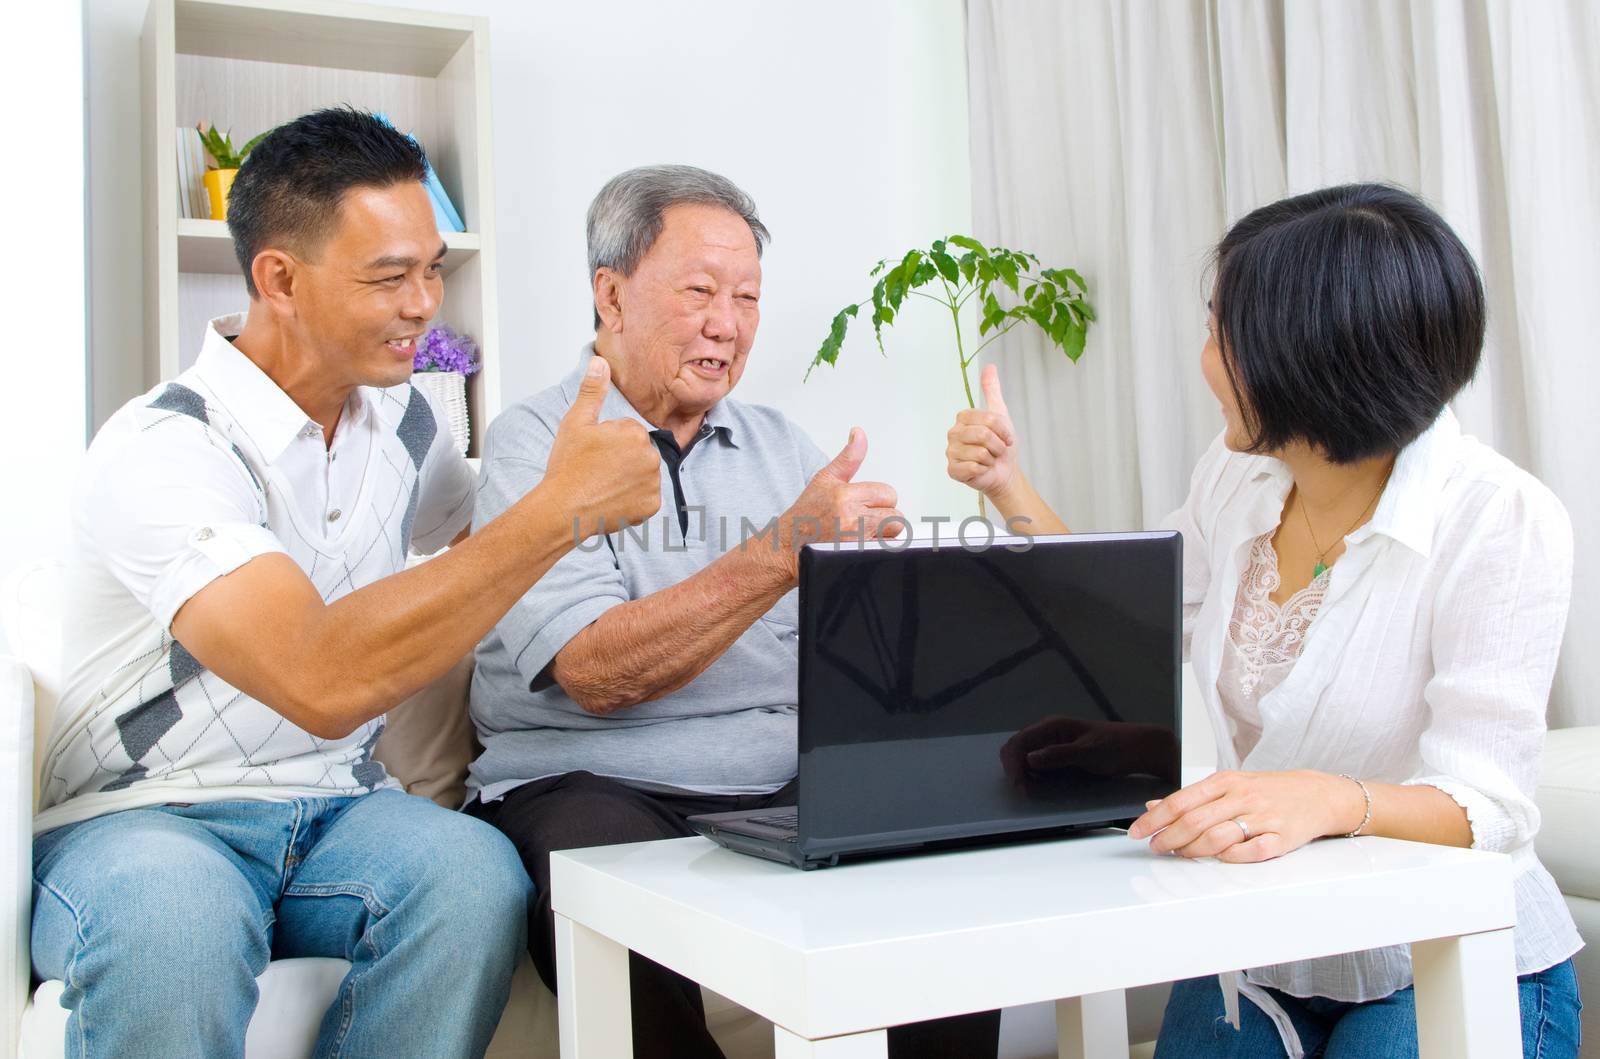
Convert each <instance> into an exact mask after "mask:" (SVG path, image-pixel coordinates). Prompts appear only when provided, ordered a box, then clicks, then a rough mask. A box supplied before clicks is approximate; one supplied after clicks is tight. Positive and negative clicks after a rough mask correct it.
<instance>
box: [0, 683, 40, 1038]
mask: <svg viewBox="0 0 1600 1059" xmlns="http://www.w3.org/2000/svg"><path fill="white" fill-rule="evenodd" d="M0 895H4V896H3V898H0V900H3V901H4V902H5V907H4V908H3V909H0V1008H3V1010H0V1059H11V1057H12V1056H13V1055H14V1054H15V1052H16V1047H17V1037H18V1035H19V1033H20V1032H21V1024H22V1008H23V1005H24V1004H25V1003H26V1002H27V999H28V986H29V984H30V983H29V974H30V968H31V962H30V960H29V958H28V927H29V924H30V923H31V921H32V907H33V674H32V673H31V672H29V670H28V667H27V666H25V665H23V664H22V663H21V662H19V661H18V660H17V659H15V658H11V657H9V656H6V655H0Z"/></svg>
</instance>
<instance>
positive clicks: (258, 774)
mask: <svg viewBox="0 0 1600 1059" xmlns="http://www.w3.org/2000/svg"><path fill="white" fill-rule="evenodd" d="M243 325H244V317H243V315H239V316H233V317H223V318H220V319H218V320H214V321H212V322H211V324H210V325H209V326H208V328H207V331H206V338H205V343H204V345H203V347H202V349H201V352H200V356H199V358H198V359H197V360H196V362H195V364H194V367H192V368H190V369H189V370H188V371H186V372H184V373H183V374H182V375H180V376H179V377H178V378H176V379H174V380H172V381H171V382H168V383H162V384H161V385H159V386H157V387H155V388H154V389H153V390H151V391H150V392H149V393H147V394H145V395H144V396H142V397H139V398H136V399H134V400H133V401H131V402H129V403H128V404H127V405H125V406H124V407H123V408H122V409H120V410H119V411H118V412H117V413H116V414H115V415H113V416H112V417H111V418H110V419H109V420H108V421H107V422H106V425H105V426H104V427H103V428H102V429H101V430H100V432H99V433H98V434H97V435H96V436H95V439H94V442H93V443H92V444H91V445H90V447H89V451H88V455H87V456H86V457H85V460H84V466H83V471H82V476H81V478H80V481H79V486H78V491H77V494H76V496H75V499H74V505H73V530H72V541H71V557H70V561H69V563H68V571H67V578H66V582H67V583H66V591H65V601H64V604H65V613H66V642H65V644H64V649H65V657H66V662H67V680H66V686H65V688H64V689H63V692H62V695H61V701H60V704H59V706H58V708H57V711H56V718H55V726H54V730H53V732H52V735H51V738H50V743H49V746H48V747H47V751H46V756H45V760H44V766H43V769H42V773H41V777H40V779H41V795H40V804H41V812H40V814H39V816H38V818H37V819H36V821H35V825H34V826H35V830H36V831H44V830H48V829H49V828H52V827H57V826H60V825H62V824H67V823H72V822H74V821H76V820H82V819H87V818H89V817H92V816H97V815H100V814H102V813H106V812H112V811H116V810H120V809H127V808H135V807H138V806H143V805H156V804H162V803H165V802H174V801H176V802H199V801H210V800H222V799H233V798H261V799H274V798H285V797H292V796H297V795H319V794H320V795H353V794H362V793H366V792H367V791H370V790H373V789H376V788H378V787H383V786H389V785H392V781H391V780H389V779H388V777H387V776H386V775H385V774H384V771H383V766H382V765H380V764H378V763H377V762H374V761H373V760H372V747H373V745H374V744H375V743H376V742H377V738H378V734H379V732H381V731H382V728H383V720H382V718H376V719H374V720H373V721H370V722H368V723H367V724H364V725H362V726H361V727H359V728H357V729H356V731H354V732H353V733H351V734H350V735H349V736H346V737H345V738H343V739H319V738H317V737H315V736H313V735H311V734H310V733H309V732H306V731H304V730H302V729H300V728H299V727H297V726H295V725H293V724H291V723H290V722H289V721H288V720H287V719H285V718H284V717H283V716H282V715H281V714H279V713H277V712H276V711H275V710H273V709H271V708H270V707H268V706H266V705H265V704H263V703H261V702H258V701H257V700H255V699H253V698H251V697H250V696H248V695H245V694H244V693H242V692H240V691H239V690H237V689H236V688H233V687H231V686H230V685H228V684H226V683H225V682H223V681H222V680H221V679H220V678H218V677H217V676H216V675H215V674H213V673H211V672H210V671H208V670H205V669H204V668H202V667H201V665H200V664H199V662H198V661H196V660H195V658H194V657H193V656H192V655H190V654H189V652H188V651H186V650H184V648H183V646H182V645H181V644H179V643H177V642H176V641H174V640H173V639H172V637H171V634H170V629H171V625H172V618H173V615H175V614H176V613H177V612H178V610H179V608H180V607H182V606H183V604H184V603H186V602H187V601H188V600H189V599H190V598H191V597H192V596H194V594H195V593H196V592H198V591H200V590H201V589H202V588H204V587H205V586H206V585H208V584H210V583H211V582H212V581H213V580H214V579H216V578H218V577H221V576H223V575H226V574H228V573H231V572H232V571H234V570H236V569H238V568H239V567H240V566H242V565H244V564H245V563H247V562H249V561H250V560H252V559H255V558H257V557H258V556H261V555H265V554H268V553H272V552H281V553H284V554H287V555H288V556H289V557H290V558H292V559H293V560H294V561H295V562H296V563H297V564H298V565H299V566H300V568H301V569H302V570H303V571H305V573H306V576H307V577H308V578H309V579H310V580H311V582H312V584H313V585H315V586H316V588H317V591H318V592H319V593H320V594H321V595H322V597H323V599H324V600H325V601H329V602H331V601H333V600H335V599H337V598H339V597H340V596H344V595H347V594H348V593H350V592H353V591H355V590H356V589H359V588H362V587H365V586H366V585H369V584H372V583H373V582H375V581H377V580H379V579H381V578H384V577H387V576H389V575H390V574H393V573H396V572H398V571H399V570H401V569H403V567H404V565H405V560H406V555H407V553H408V551H410V550H413V549H414V550H416V551H421V552H431V551H434V550H437V549H438V548H439V547H441V546H443V545H445V544H448V543H449V542H450V541H451V540H452V539H453V538H454V537H455V535H456V534H457V533H459V532H460V531H461V530H462V529H463V528H465V527H466V526H467V524H468V523H469V521H470V519H471V514H472V491H473V483H474V476H473V473H472V470H471V468H470V467H469V466H468V465H467V463H466V461H465V460H463V459H462V457H461V455H460V453H459V452H458V451H457V450H456V448H455V447H454V444H453V443H452V441H451V437H450V433H449V431H448V430H446V429H444V428H443V426H442V424H444V423H445V422H446V420H445V418H444V415H443V413H442V411H440V410H439V409H438V408H437V407H435V406H434V405H433V404H432V402H431V399H430V398H428V397H427V395H426V394H425V392H424V391H422V390H420V389H417V388H414V387H412V386H410V385H409V384H404V385H400V386H396V387H392V388H389V389H377V388H368V387H363V388H360V389H357V390H356V391H354V392H353V393H352V394H351V396H350V397H349V399H348V400H347V402H346V404H345V407H344V409H343V412H342V413H341V415H340V417H339V422H338V425H337V427H336V428H335V431H334V437H333V439H332V444H331V446H330V445H329V444H328V443H327V442H326V441H325V439H324V435H323V432H322V429H321V428H320V427H319V426H318V425H317V424H316V423H314V422H312V421H311V420H310V419H309V418H308V417H307V415H306V413H305V412H304V411H303V410H302V409H301V408H300V407H299V406H298V405H296V404H295V403H294V401H293V399H291V398H290V397H289V395H288V394H286V393H285V392H284V391H283V390H282V389H280V388H279V387H278V386H277V384H276V383H274V382H273V381H272V379H271V378H270V377H269V376H268V375H267V374H266V373H265V372H263V371H262V370H261V369H260V368H259V367H257V366H256V364H255V363H254V362H253V361H251V360H250V359H249V358H248V357H246V356H245V355H244V354H243V353H242V352H240V351H239V350H238V349H236V348H234V346H233V344H232V342H231V341H229V339H230V338H231V337H232V336H233V335H235V334H237V333H238V332H239V330H240V329H242V327H243ZM244 620H248V619H244Z"/></svg>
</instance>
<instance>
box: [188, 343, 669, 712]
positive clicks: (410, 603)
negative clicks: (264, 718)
mask: <svg viewBox="0 0 1600 1059" xmlns="http://www.w3.org/2000/svg"><path fill="white" fill-rule="evenodd" d="M608 385H609V370H608V369H607V368H606V365H605V361H604V360H602V359H601V358H599V357H596V358H594V361H593V362H592V365H591V374H590V375H589V376H588V377H586V378H585V379H584V381H583V385H582V386H581V387H580V388H579V393H578V399H577V400H576V401H575V402H574V403H573V406H572V408H571V410H570V411H569V412H568V413H567V415H566V417H565V418H563V419H562V421H561V427H560V430H559V431H558V432H557V434H556V438H555V443H554V447H553V448H552V450H551V454H550V471H549V473H548V474H547V475H546V476H545V478H544V480H543V481H542V482H541V483H540V484H539V485H538V486H537V487H536V488H535V489H533V490H532V491H531V492H529V493H528V494H527V495H526V496H525V497H523V498H522V499H521V500H520V501H518V502H517V503H516V504H514V505H512V506H511V507H510V508H509V509H507V510H506V512H505V513H504V514H502V515H501V516H500V517H499V518H497V519H495V520H494V521H493V522H491V523H489V524H488V525H486V526H484V527H483V528H482V529H481V530H479V531H478V532H477V533H475V534H473V535H472V536H470V537H468V538H467V539H465V540H463V541H461V542H460V543H459V544H458V545H457V546H456V547H454V548H452V549H451V550H450V551H449V552H448V553H447V554H445V555H442V556H439V557H438V558H436V559H433V560H430V561H429V562H426V563H423V564H421V565H420V566H416V567H413V568H412V569H409V570H406V571H404V572H402V573H399V574H395V575H394V576H392V577H387V578H384V579H383V580H382V581H379V582H377V583H375V584H372V585H369V586H367V587H365V588H362V589H359V590H357V591H355V592H352V593H350V594H349V595H347V596H344V597H342V598H340V599H338V600H336V601H334V602H333V603H328V604H325V603H323V601H322V598H321V597H320V596H319V595H318V593H317V590H316V588H315V587H314V586H313V585H312V584H311V581H310V580H309V579H308V578H307V577H306V575H305V574H304V572H302V571H301V569H300V568H299V567H298V566H297V565H296V564H295V563H294V562H293V560H291V559H290V558H289V557H288V556H286V555H282V554H269V555H262V556H260V557H258V558H256V559H253V560H251V561H250V562H248V563H246V564H244V565H243V566H241V567H239V568H238V569H237V570H235V571H234V572H233V573H231V574H228V575H226V576H223V577H219V578H217V579H216V580H214V581H212V582H210V583H209V584H207V585H206V586H205V587H204V588H202V589H201V590H200V591H198V592H196V593H195V594H194V595H193V596H192V597H190V598H189V600H188V602H186V603H185V604H184V605H183V606H182V607H181V608H180V609H179V610H178V611H177V614H176V615H175V616H174V617H173V619H172V635H173V637H174V638H175V639H176V640H178V642H180V643H181V644H183V646H184V647H185V648H186V649H187V650H188V651H189V653H191V654H192V655H194V657H195V658H196V659H197V660H198V661H199V662H200V664H201V665H203V666H205V667H206V668H207V669H210V670H211V671H212V672H214V673H216V674H217V676H219V677H221V678H222V679H223V680H225V681H227V682H228V683H229V684H232V685H233V686H234V687H236V688H238V689H239V690H241V691H243V692H245V693H246V694H248V695H250V696H252V697H254V698H256V699H258V700H260V701H261V702H263V703H265V704H267V705H268V706H271V707H272V708H273V709H275V710H277V711H278V712H280V713H282V714H283V715H284V716H285V717H286V718H288V719H289V720H290V721H292V722H293V723H295V724H296V725H298V726H300V727H301V728H304V729H305V730H306V731H308V732H310V733H312V734H313V735H317V736H320V737H323V738H340V737H342V736H344V735H347V734H349V733H350V732H351V731H354V730H355V728H356V727H358V726H359V725H361V724H363V723H364V722H366V721H368V720H370V719H371V718H373V717H376V716H377V715H379V714H381V713H383V712H384V711H385V710H387V709H389V708H390V707H392V706H393V705H395V704H396V703H398V702H400V701H401V700H402V699H404V698H405V697H406V696H408V695H410V694H412V693H413V692H415V691H416V690H417V689H419V688H421V687H423V686H424V685H426V684H428V683H429V682H430V681H432V680H434V679H436V678H438V677H439V676H440V675H442V674H443V673H444V672H445V671H446V670H448V669H449V668H450V667H451V666H452V665H454V664H455V663H456V662H457V661H459V660H460V659H461V657H462V656H463V655H464V654H466V653H467V652H468V651H470V650H471V649H472V648H473V646H474V645H475V644H477V642H478V641H479V640H480V639H481V638H482V637H483V636H484V635H485V634H486V633H487V632H488V631H489V630H490V629H491V628H493V626H494V624H495V623H496V622H497V621H499V619H500V617H501V616H502V615H503V614H504V613H505V612H506V610H507V609H508V608H510V607H511V605H512V604H513V603H515V602H516V601H517V600H518V599H519V598H521V596H522V594H523V593H525V592H526V591H527V590H528V589H529V587H531V586H532V585H533V584H534V582H536V581H537V580H538V579H539V578H540V577H541V576H542V575H543V574H544V573H545V571H547V570H549V569H550V567H551V566H552V565H554V563H555V562H556V560H558V559H560V558H561V556H562V555H564V554H566V553H567V552H568V551H569V550H570V549H571V548H572V547H573V544H574V541H573V529H572V527H573V520H574V518H575V517H581V518H582V519H583V520H584V521H585V522H586V523H589V522H592V521H593V520H594V519H596V518H597V517H601V516H603V517H605V518H606V519H607V520H608V522H609V523H612V524H614V523H616V522H617V521H618V520H619V519H620V520H622V521H625V522H627V523H629V524H632V523H636V522H639V521H641V520H643V519H646V518H649V517H650V516H651V515H653V514H654V513H655V512H656V510H657V509H658V508H659V506H660V502H661V495H660V488H659V469H658V461H659V458H660V457H659V456H658V455H657V453H656V449H655V446H654V444H653V443H652V442H651V441H650V439H649V436H648V435H647V434H646V432H645V430H644V428H643V427H642V426H640V425H639V424H638V423H636V422H631V421H627V420H615V421H611V422H606V423H600V422H598V421H597V419H598V414H599V410H600V403H601V400H602V398H603V397H604V396H605V392H606V389H607V387H608Z"/></svg>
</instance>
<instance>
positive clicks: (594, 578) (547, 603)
mask: <svg viewBox="0 0 1600 1059" xmlns="http://www.w3.org/2000/svg"><path fill="white" fill-rule="evenodd" d="M557 426H558V424H557V423H554V422H548V421H546V420H545V419H543V418H541V417H540V416H539V415H538V414H537V413H535V412H533V411H531V410H529V409H528V408H527V407H525V406H520V405H518V406H513V407H511V408H508V409H506V411H505V412H504V413H502V414H501V415H500V417H499V418H497V419H496V420H495V421H494V424H493V425H492V426H491V427H490V428H489V431H488V436H487V438H486V439H485V449H486V451H487V455H486V456H485V459H484V463H483V479H482V482H481V483H480V485H479V488H478V494H477V501H476V503H475V504H474V508H473V517H472V524H473V527H474V528H475V529H479V528H482V527H483V526H484V525H486V524H487V523H489V522H490V521H492V520H493V519H495V518H496V517H498V516H499V515H500V514H501V513H502V512H504V511H505V510H506V509H507V508H509V507H510V506H511V505H512V504H515V503H516V502H517V501H519V500H521V499H522V498H523V497H524V496H525V495H527V493H528V492H529V491H530V490H532V489H533V488H534V487H535V486H537V485H538V484H539V483H540V482H541V481H542V480H543V479H544V473H545V467H546V465H547V461H548V460H549V456H550V447H551V445H552V443H553V442H554V440H555V431H556V427H557ZM628 598H629V597H628V591H627V587H626V585H625V583H624V581H623V576H622V571H621V569H620V568H619V567H618V565H617V560H616V555H615V554H614V553H613V552H612V550H611V543H610V541H609V539H608V538H606V537H590V538H589V539H587V540H584V541H582V542H581V543H579V544H578V546H577V547H575V548H574V549H573V550H572V551H570V552H568V553H567V554H566V555H565V556H563V557H562V558H561V559H560V561H558V562H557V563H556V564H555V565H554V566H552V567H551V568H550V569H549V570H548V571H547V572H546V573H545V575H544V576H543V577H541V578H540V579H539V580H538V582H537V583H536V584H534V586H533V587H532V588H530V589H528V591H527V592H525V593H524V594H523V596H522V598H521V599H519V600H518V601H517V602H516V603H514V604H513V605H512V607H511V609H510V610H508V611H507V612H506V614H505V617H503V618H501V619H500V623H499V624H498V625H497V626H496V627H495V632H496V634H497V635H498V636H499V638H500V639H501V641H502V642H503V643H504V644H505V647H506V649H507V651H508V652H510V654H511V657H512V658H513V659H515V661H516V666H517V670H518V672H520V673H521V674H522V677H523V679H524V680H526V681H527V682H528V686H529V687H530V688H531V687H533V686H534V684H535V682H537V681H539V680H540V677H541V675H542V674H543V673H544V671H545V668H546V667H547V666H549V664H550V663H551V661H552V660H554V658H555V656H556V655H557V653H559V652H560V651H561V649H562V648H563V647H565V646H566V645H567V643H568V642H569V641H570V640H571V639H572V638H573V637H574V636H576V635H578V633H580V632H582V631H583V630H584V629H585V628H587V627H588V626H589V625H591V624H593V623H594V621H595V620H596V619H598V618H599V617H600V615H602V614H604V613H605V612H606V611H608V610H610V609H611V608H612V607H614V606H616V605H618V604H619V603H626V602H627V601H628Z"/></svg>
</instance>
